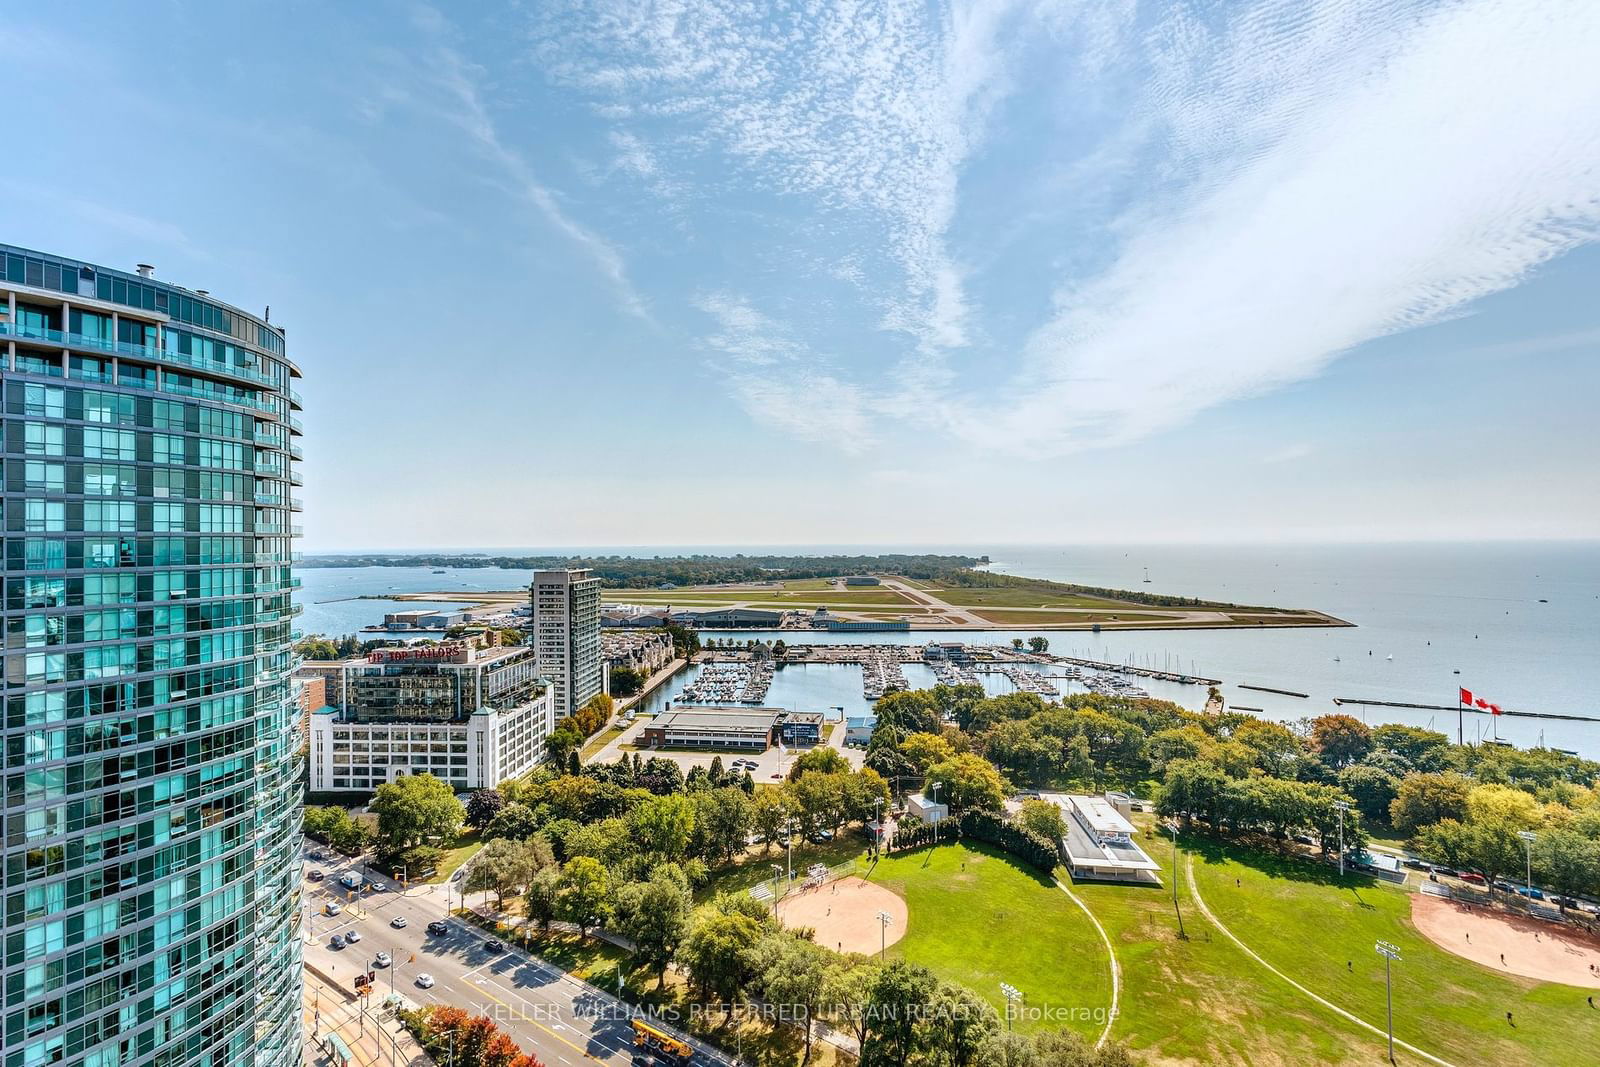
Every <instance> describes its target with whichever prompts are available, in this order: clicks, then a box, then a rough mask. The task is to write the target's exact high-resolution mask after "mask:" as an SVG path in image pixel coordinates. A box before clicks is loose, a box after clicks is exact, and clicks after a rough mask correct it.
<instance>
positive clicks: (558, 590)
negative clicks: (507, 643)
mask: <svg viewBox="0 0 1600 1067" xmlns="http://www.w3.org/2000/svg"><path fill="white" fill-rule="evenodd" d="M529 597H530V599H531V601H532V606H533V648H534V651H535V652H536V653H537V654H538V657H539V670H540V672H541V673H542V674H543V675H544V676H545V677H546V678H549V679H550V683H551V687H552V688H553V689H554V691H555V713H556V717H557V718H558V719H559V718H561V717H563V716H566V715H571V714H572V713H573V712H575V711H577V710H578V709H579V708H581V707H582V706H583V705H584V703H585V702H587V701H588V699H589V698H590V697H592V696H594V695H595V694H596V693H599V692H601V691H602V686H603V685H604V679H603V677H602V673H603V672H602V670H601V658H600V579H598V578H595V577H593V576H592V574H591V572H590V571H588V570H586V569H578V570H553V571H534V572H533V584H532V585H531V586H530V587H529Z"/></svg>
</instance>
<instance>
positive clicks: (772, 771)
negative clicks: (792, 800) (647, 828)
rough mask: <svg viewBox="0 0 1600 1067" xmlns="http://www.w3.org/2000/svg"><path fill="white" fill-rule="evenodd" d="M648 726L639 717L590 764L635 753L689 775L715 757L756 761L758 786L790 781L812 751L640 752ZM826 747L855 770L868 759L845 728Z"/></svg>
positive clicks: (753, 772) (836, 729)
mask: <svg viewBox="0 0 1600 1067" xmlns="http://www.w3.org/2000/svg"><path fill="white" fill-rule="evenodd" d="M649 722H650V720H649V719H648V718H646V717H640V718H639V719H638V720H636V721H635V722H634V723H633V724H632V725H630V726H629V727H628V728H627V729H626V730H624V731H622V733H621V735H619V736H618V737H616V738H614V739H613V740H612V741H611V743H610V744H608V745H606V747H605V748H603V749H601V750H600V752H599V753H598V754H597V755H596V756H594V757H593V758H592V759H590V760H588V761H587V762H590V763H615V762H616V761H617V760H618V759H620V758H621V757H623V756H631V755H633V754H634V753H635V752H638V754H639V756H640V758H642V759H649V758H650V757H651V756H662V757H664V758H666V759H669V760H672V761H673V762H674V763H676V764H677V765H678V766H679V767H681V768H683V771H684V773H685V774H687V773H688V772H689V770H690V768H693V767H709V766H711V760H712V759H713V758H714V757H717V756H721V757H722V765H723V766H724V767H726V766H728V765H729V764H730V763H731V762H732V761H733V760H736V759H749V760H754V761H755V767H754V769H752V770H751V772H750V774H751V777H753V778H755V780H756V781H757V782H775V781H778V780H780V779H783V778H785V777H787V776H788V774H789V765H790V764H791V763H793V762H794V761H795V759H796V758H798V757H799V756H800V754H801V753H803V752H807V751H809V749H806V748H777V747H773V748H769V749H767V750H766V751H765V752H740V751H698V750H688V749H655V748H639V747H637V746H638V739H639V734H640V733H641V732H643V730H644V728H645V726H646V725H647V724H648V723H649ZM825 743H826V744H828V745H829V746H830V747H832V748H833V749H835V750H836V751H838V752H839V753H840V754H841V755H843V756H844V758H845V759H847V760H849V761H850V766H852V767H855V768H858V769H859V768H860V767H861V765H862V763H863V762H864V761H865V760H866V758H867V754H866V751H865V750H864V749H859V748H845V747H843V743H844V725H843V724H839V725H837V726H835V727H834V730H833V736H832V737H831V738H830V739H829V740H828V741H827V742H825ZM813 747H815V746H813Z"/></svg>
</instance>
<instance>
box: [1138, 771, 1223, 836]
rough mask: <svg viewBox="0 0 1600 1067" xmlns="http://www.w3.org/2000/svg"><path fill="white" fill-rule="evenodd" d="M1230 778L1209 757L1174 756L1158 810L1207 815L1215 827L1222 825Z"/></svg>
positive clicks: (1159, 797)
mask: <svg viewBox="0 0 1600 1067" xmlns="http://www.w3.org/2000/svg"><path fill="white" fill-rule="evenodd" d="M1229 781H1230V779H1229V778H1228V776H1227V775H1226V774H1224V773H1223V772H1222V769H1221V768H1219V767H1218V766H1217V765H1216V764H1214V763H1211V762H1209V761H1207V760H1194V759H1180V760H1173V761H1172V763H1170V764H1168V766H1167V777H1166V780H1165V781H1164V782H1163V783H1162V785H1161V791H1160V792H1159V793H1158V794H1157V796H1156V810H1157V811H1158V812H1160V813H1161V814H1162V815H1168V816H1175V815H1181V816H1182V817H1183V818H1184V819H1185V820H1188V819H1191V818H1199V819H1204V820H1205V821H1206V822H1207V823H1210V824H1211V827H1212V829H1214V830H1215V829H1221V821H1222V818H1221V814H1222V798H1223V795H1224V794H1225V793H1226V792H1227V790H1228V784H1229Z"/></svg>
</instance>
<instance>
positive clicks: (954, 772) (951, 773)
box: [927, 752, 1006, 812]
mask: <svg viewBox="0 0 1600 1067" xmlns="http://www.w3.org/2000/svg"><path fill="white" fill-rule="evenodd" d="M935 785H938V786H939V790H938V796H939V799H940V800H941V801H942V802H944V803H947V804H949V805H950V810H951V811H952V812H961V811H969V810H971V811H1000V810H1001V809H1002V808H1004V807H1005V799H1006V785H1005V781H1004V780H1003V779H1002V778H1001V777H1000V772H999V771H997V770H995V769H994V764H992V763H990V762H989V761H988V760H986V759H984V758H983V757H982V756H975V755H973V754H972V753H970V752H964V753H962V754H961V755H958V756H956V757H954V758H953V759H948V760H945V761H944V762H942V763H935V764H934V765H933V766H932V767H929V768H928V785H927V790H928V792H929V793H932V792H933V787H934V786H935Z"/></svg>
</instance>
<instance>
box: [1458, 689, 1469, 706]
mask: <svg viewBox="0 0 1600 1067" xmlns="http://www.w3.org/2000/svg"><path fill="white" fill-rule="evenodd" d="M1456 702H1457V703H1459V704H1471V703H1472V690H1470V689H1463V690H1461V695H1460V696H1459V697H1457V698H1456Z"/></svg>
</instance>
